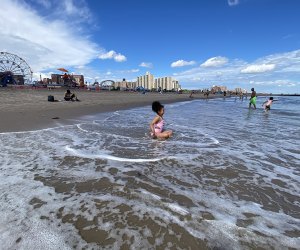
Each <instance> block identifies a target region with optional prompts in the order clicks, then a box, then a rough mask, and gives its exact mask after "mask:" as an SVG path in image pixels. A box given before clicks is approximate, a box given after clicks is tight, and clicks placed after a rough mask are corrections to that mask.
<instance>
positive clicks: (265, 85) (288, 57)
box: [176, 50, 300, 93]
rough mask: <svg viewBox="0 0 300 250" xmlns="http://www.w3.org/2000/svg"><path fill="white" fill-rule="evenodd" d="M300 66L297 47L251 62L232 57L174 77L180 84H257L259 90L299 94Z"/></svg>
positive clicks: (199, 85) (248, 85)
mask: <svg viewBox="0 0 300 250" xmlns="http://www.w3.org/2000/svg"><path fill="white" fill-rule="evenodd" d="M299 68H300V50H294V51H289V52H283V53H277V54H271V55H268V56H265V57H261V58H258V59H257V60H255V61H253V62H246V61H244V60H241V59H233V60H228V61H227V63H226V64H224V65H221V66H219V67H217V68H214V67H194V68H192V69H189V70H186V71H182V72H176V78H177V79H178V80H179V81H180V82H181V84H182V85H183V87H185V86H187V87H190V88H195V87H199V88H208V87H210V86H212V85H213V84H215V85H220V84H221V85H227V86H228V88H229V89H233V88H235V87H241V88H245V89H249V88H250V87H251V85H257V86H258V87H259V89H258V91H265V92H270V91H272V92H273V93H300V81H299V79H300V71H299ZM246 72H247V74H246ZM248 72H249V73H248ZM251 73H252V74H251ZM255 73H256V74H255ZM258 73H260V74H258ZM279 85H280V86H279Z"/></svg>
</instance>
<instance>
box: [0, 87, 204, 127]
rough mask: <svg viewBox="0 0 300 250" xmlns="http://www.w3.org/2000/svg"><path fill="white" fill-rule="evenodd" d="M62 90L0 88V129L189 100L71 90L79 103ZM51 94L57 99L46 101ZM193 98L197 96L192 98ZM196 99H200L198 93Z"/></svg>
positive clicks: (51, 123)
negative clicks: (67, 98)
mask: <svg viewBox="0 0 300 250" xmlns="http://www.w3.org/2000/svg"><path fill="white" fill-rule="evenodd" d="M65 91H66V89H52V90H48V89H34V88H32V89H31V88H29V89H11V88H0V116H1V123H0V132H12V131H29V130H35V129H42V128H48V127H55V126H59V125H61V124H72V123H74V121H76V119H77V118H79V117H81V116H84V115H90V114H96V113H101V112H109V111H116V110H124V109H129V108H134V107H139V106H147V105H149V108H150V106H151V103H152V102H153V101H155V100H159V101H161V102H162V103H171V102H178V101H186V100H189V95H188V94H176V93H164V94H159V93H151V92H150V93H146V94H142V93H139V92H121V91H87V90H78V89H76V90H72V92H74V93H75V94H76V95H77V96H78V99H79V100H80V102H67V101H64V100H63V97H64V93H65ZM48 95H53V96H54V98H55V100H57V102H48ZM195 98H197V96H196V97H195ZM198 98H201V96H200V95H198Z"/></svg>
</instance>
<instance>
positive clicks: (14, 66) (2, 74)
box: [0, 52, 32, 86]
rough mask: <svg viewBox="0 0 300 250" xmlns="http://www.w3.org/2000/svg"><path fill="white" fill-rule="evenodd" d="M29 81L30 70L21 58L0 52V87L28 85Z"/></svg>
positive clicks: (30, 79) (30, 76)
mask: <svg viewBox="0 0 300 250" xmlns="http://www.w3.org/2000/svg"><path fill="white" fill-rule="evenodd" d="M31 81H32V71H31V68H30V67H29V65H28V64H27V62H26V61H25V60H24V59H23V58H21V57H19V56H17V55H14V54H11V53H8V52H0V85H2V86H6V85H7V84H17V85H22V84H30V83H31Z"/></svg>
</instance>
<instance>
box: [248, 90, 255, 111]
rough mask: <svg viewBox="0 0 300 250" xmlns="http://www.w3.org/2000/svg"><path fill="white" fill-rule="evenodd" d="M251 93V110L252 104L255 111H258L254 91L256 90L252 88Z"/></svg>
mask: <svg viewBox="0 0 300 250" xmlns="http://www.w3.org/2000/svg"><path fill="white" fill-rule="evenodd" d="M251 91H252V93H251V96H250V102H249V108H251V104H253V107H254V109H256V92H255V91H254V88H252V89H251Z"/></svg>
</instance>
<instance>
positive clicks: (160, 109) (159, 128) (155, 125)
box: [150, 101, 173, 139]
mask: <svg viewBox="0 0 300 250" xmlns="http://www.w3.org/2000/svg"><path fill="white" fill-rule="evenodd" d="M152 110H153V112H155V113H156V114H157V116H155V118H154V119H153V121H152V122H151V123H150V130H151V136H152V138H158V139H168V138H169V137H170V136H171V135H172V134H173V132H172V131H171V130H164V119H163V115H164V112H165V110H164V106H163V105H161V104H160V102H158V101H155V102H153V103H152Z"/></svg>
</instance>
